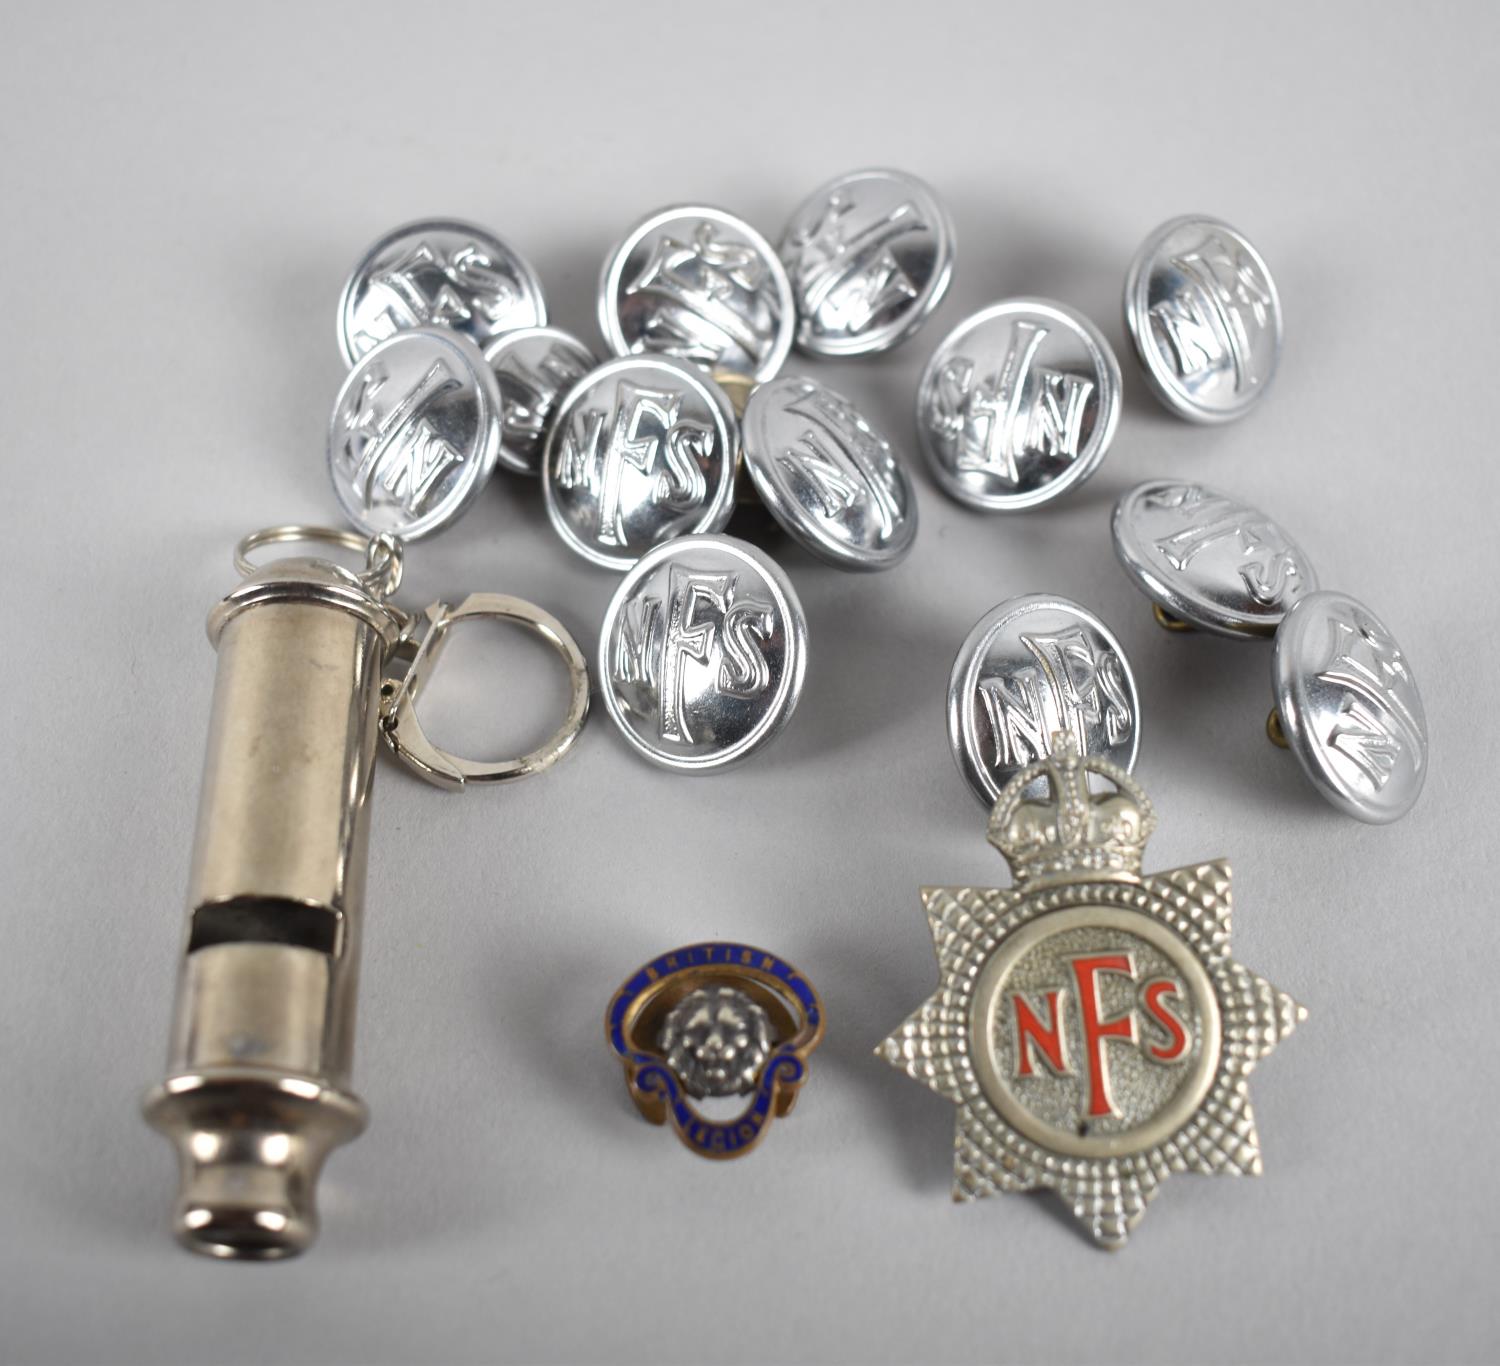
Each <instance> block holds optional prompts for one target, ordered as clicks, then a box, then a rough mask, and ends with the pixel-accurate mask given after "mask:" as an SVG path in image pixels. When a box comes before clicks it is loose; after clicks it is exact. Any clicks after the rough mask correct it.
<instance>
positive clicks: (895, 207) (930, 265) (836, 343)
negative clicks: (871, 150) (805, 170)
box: [781, 170, 954, 356]
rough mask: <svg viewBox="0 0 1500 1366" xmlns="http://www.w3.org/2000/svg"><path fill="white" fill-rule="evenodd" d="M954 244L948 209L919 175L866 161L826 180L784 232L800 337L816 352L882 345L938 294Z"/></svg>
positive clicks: (911, 326) (923, 314)
mask: <svg viewBox="0 0 1500 1366" xmlns="http://www.w3.org/2000/svg"><path fill="white" fill-rule="evenodd" d="M953 250H954V235H953V223H952V220H951V219H950V218H949V217H948V211H947V210H946V209H945V208H944V207H943V203H942V201H941V200H940V199H939V198H938V197H937V195H936V194H935V193H934V192H933V190H932V188H931V187H930V186H928V185H926V184H925V183H924V182H922V181H920V180H918V179H917V178H916V176H913V175H907V174H906V173H905V172H904V171H889V170H870V171H853V172H851V173H850V174H848V175H843V176H839V177H838V179H836V180H830V181H829V182H828V184H826V185H824V186H823V187H822V188H821V189H819V190H818V191H817V192H816V193H814V194H812V195H810V196H809V197H808V198H807V199H806V200H805V201H804V202H803V203H802V205H801V206H800V207H799V208H798V209H797V211H796V213H794V214H793V215H792V218H791V221H790V222H789V223H788V224H787V228H786V232H785V233H784V234H783V235H782V238H781V259H782V261H783V263H784V264H785V265H786V271H787V276H788V278H789V279H790V280H791V284H792V293H793V295H794V296H795V297H796V300H797V319H798V321H797V346H798V347H799V348H800V349H801V350H803V351H805V352H807V353H808V354H809V355H813V356H859V355H866V354H868V353H870V352H874V351H886V350H889V349H890V348H891V347H893V346H895V345H896V344H897V343H898V342H900V341H903V340H904V339H905V338H907V337H909V336H911V334H912V333H913V332H915V331H916V330H917V329H918V328H919V327H921V325H922V323H923V322H924V321H925V320H926V319H927V317H928V315H929V314H931V312H932V311H933V309H935V308H936V307H937V306H938V304H939V303H941V302H942V298H943V295H944V294H945V293H946V292H947V289H948V282H949V280H950V279H951V278H952V276H953Z"/></svg>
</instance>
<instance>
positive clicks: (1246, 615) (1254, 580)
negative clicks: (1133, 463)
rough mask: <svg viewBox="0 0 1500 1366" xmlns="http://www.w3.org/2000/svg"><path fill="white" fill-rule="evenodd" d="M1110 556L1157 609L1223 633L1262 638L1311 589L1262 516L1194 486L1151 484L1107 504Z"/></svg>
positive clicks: (1284, 540) (1313, 581)
mask: <svg viewBox="0 0 1500 1366" xmlns="http://www.w3.org/2000/svg"><path fill="white" fill-rule="evenodd" d="M1111 530H1112V531H1113V534H1114V541H1115V554H1116V555H1118V556H1119V559H1120V563H1121V564H1122V565H1123V566H1124V567H1125V572H1126V573H1127V574H1128V575H1129V576H1130V577H1131V578H1132V579H1133V580H1134V581H1135V584H1136V587H1138V588H1139V589H1140V590H1141V591H1142V592H1143V593H1144V594H1145V595H1146V596H1147V597H1148V598H1150V599H1151V601H1152V602H1154V603H1155V604H1156V605H1157V606H1158V607H1160V608H1161V609H1162V610H1163V611H1165V612H1168V613H1170V614H1171V615H1172V616H1174V617H1177V618H1179V619H1180V620H1181V621H1185V622H1187V623H1189V624H1191V625H1193V626H1199V627H1202V628H1203V629H1204V630H1205V631H1215V632H1217V633H1218V634H1220V635H1225V636H1241V637H1244V636H1269V635H1272V634H1274V633H1275V631H1276V628H1277V627H1278V626H1280V625H1281V621H1282V618H1283V617H1285V616H1286V614H1287V612H1288V611H1290V610H1291V608H1292V606H1293V605H1294V604H1295V603H1297V602H1298V601H1299V600H1300V599H1302V598H1303V597H1305V596H1306V595H1307V594H1309V593H1311V592H1313V591H1314V590H1315V589H1316V588H1317V586H1318V581H1317V576H1316V575H1315V574H1314V573H1313V568H1312V566H1311V565H1310V564H1309V563H1308V561H1307V556H1305V555H1304V554H1303V553H1302V551H1301V549H1300V548H1299V547H1298V546H1297V543H1296V542H1295V541H1293V540H1292V538H1291V537H1290V536H1288V535H1287V534H1286V532H1285V531H1283V530H1282V529H1281V528H1280V527H1279V526H1278V525H1277V524H1276V523H1275V522H1273V521H1272V520H1271V519H1270V518H1269V517H1267V516H1266V515H1265V513H1263V512H1258V511H1256V509H1255V508H1253V507H1250V506H1248V505H1247V504H1244V503H1241V502H1239V501H1238V500H1237V499H1234V498H1230V497H1228V496H1227V495H1225V494H1222V493H1215V492H1214V491H1213V490H1212V489H1208V488H1204V487H1203V485H1201V484H1182V483H1178V482H1176V481H1175V480H1171V479H1152V480H1149V481H1148V482H1146V483H1144V484H1141V485H1138V486H1137V487H1136V488H1133V489H1131V491H1130V492H1129V493H1127V494H1126V495H1125V496H1124V497H1123V498H1121V499H1120V501H1119V502H1118V503H1117V504H1116V505H1115V514H1114V520H1113V521H1112V523H1111Z"/></svg>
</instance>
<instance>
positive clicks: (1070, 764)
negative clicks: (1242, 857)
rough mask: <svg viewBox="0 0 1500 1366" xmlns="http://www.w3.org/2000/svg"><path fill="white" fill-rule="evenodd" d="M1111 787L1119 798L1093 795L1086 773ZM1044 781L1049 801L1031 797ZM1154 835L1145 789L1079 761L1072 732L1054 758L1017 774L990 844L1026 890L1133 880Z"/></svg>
mask: <svg viewBox="0 0 1500 1366" xmlns="http://www.w3.org/2000/svg"><path fill="white" fill-rule="evenodd" d="M1090 773H1097V774H1098V775H1099V776H1100V777H1101V778H1106V779H1108V780H1109V781H1110V782H1111V783H1113V784H1114V786H1115V788H1116V790H1115V791H1114V792H1099V793H1096V792H1093V791H1091V790H1090V787H1089V774H1090ZM1039 778H1045V779H1047V782H1048V787H1049V789H1050V790H1049V792H1048V795H1047V797H1046V799H1045V800H1036V799H1029V800H1028V799H1026V798H1025V797H1024V794H1025V792H1026V790H1027V789H1028V788H1029V787H1030V786H1031V785H1032V784H1033V783H1034V782H1035V781H1036V780H1037V779H1039ZM1155 829H1156V815H1155V813H1154V812H1153V811H1152V809H1151V802H1150V800H1149V799H1148V798H1147V796H1146V793H1145V791H1144V790H1143V789H1142V788H1141V786H1140V784H1139V783H1137V782H1136V781H1135V780H1134V779H1133V778H1132V777H1131V776H1130V775H1129V774H1128V773H1126V772H1125V770H1124V769H1122V768H1118V767H1116V766H1115V765H1114V764H1111V763H1108V762H1106V761H1105V760H1103V759H1094V758H1082V757H1080V755H1079V753H1078V741H1077V740H1076V739H1075V738H1074V736H1073V735H1072V734H1071V733H1070V732H1067V731H1058V732H1057V733H1056V734H1054V735H1053V737H1052V752H1051V753H1050V754H1049V755H1048V756H1047V757H1046V758H1045V759H1042V760H1041V761H1040V762H1038V763H1035V764H1032V765H1030V766H1029V767H1027V768H1025V769H1023V770H1022V771H1021V772H1020V773H1018V774H1017V775H1016V776H1015V778H1014V779H1013V780H1012V781H1011V782H1010V783H1009V784H1008V785H1007V787H1006V789H1005V791H1004V792H1003V793H1001V794H1000V800H999V801H997V802H996V803H995V807H994V810H993V811H992V812H991V813H990V824H989V839H990V843H991V844H993V845H994V846H995V848H997V849H998V850H999V851H1000V852H1001V853H1002V854H1004V855H1005V861H1006V862H1007V863H1009V864H1010V868H1011V872H1012V873H1013V874H1014V875H1015V878H1016V881H1017V882H1018V883H1019V884H1021V885H1023V886H1036V885H1037V884H1039V883H1046V882H1054V881H1059V880H1069V881H1077V880H1079V879H1084V880H1089V879H1094V878H1099V879H1110V880H1133V879H1136V878H1138V877H1139V876H1140V871H1141V855H1142V853H1143V852H1144V851H1145V847H1146V841H1147V840H1148V839H1150V838H1151V832H1152V831H1153V830H1155Z"/></svg>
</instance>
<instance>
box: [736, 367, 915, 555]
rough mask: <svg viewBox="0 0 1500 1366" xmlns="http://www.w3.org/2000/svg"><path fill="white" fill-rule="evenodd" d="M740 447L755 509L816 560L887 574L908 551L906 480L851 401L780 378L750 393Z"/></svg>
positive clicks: (910, 500) (911, 509) (910, 524)
mask: <svg viewBox="0 0 1500 1366" xmlns="http://www.w3.org/2000/svg"><path fill="white" fill-rule="evenodd" d="M743 437H744V447H745V452H744V454H745V465H746V467H747V468H748V469H749V471H750V477H751V478H752V480H754V483H755V490H756V492H757V493H759V494H760V497H761V501H762V502H763V503H765V505H766V506H767V507H768V508H769V509H770V510H771V513H772V514H773V515H774V516H775V518H776V520H777V521H778V522H780V523H781V525H782V526H783V527H785V528H786V530H787V531H788V532H790V533H791V535H792V536H794V537H795V538H796V539H797V540H798V541H800V542H801V543H802V545H803V546H805V547H806V548H807V549H808V550H810V551H811V552H812V553H813V554H814V555H816V556H818V557H819V558H820V559H823V560H826V561H828V563H830V564H833V565H837V566H838V567H839V568H840V569H886V568H889V567H890V566H891V565H893V564H895V563H896V562H897V561H898V560H900V559H901V558H902V557H903V556H904V555H905V554H906V552H907V551H908V550H910V549H911V546H912V542H913V540H914V539H915V538H916V534H917V500H916V494H915V492H914V491H913V489H912V485H911V479H910V478H909V476H908V475H907V473H906V469H905V467H904V466H903V465H902V463H901V461H900V460H899V459H898V458H897V456H896V453H895V452H894V451H893V450H892V449H891V443H890V442H889V441H887V440H886V439H885V437H884V436H882V435H881V434H880V433H879V432H877V431H876V430H875V429H874V428H873V427H871V426H870V424H869V422H868V421H866V419H865V418H864V416H863V415H862V414H861V413H860V412H859V410H858V409H856V408H855V407H854V405H853V404H852V403H850V402H849V400H848V399H846V398H844V397H843V396H842V395H840V394H836V393H835V392H834V391H833V390H832V389H829V388H827V387H826V386H825V385H822V384H818V383H817V382H816V381H814V380H810V379H804V378H802V377H801V376H792V375H783V376H782V377H781V378H779V379H774V380H770V381H768V382H767V383H765V384H762V385H759V386H758V387H757V388H756V389H754V390H753V391H752V392H751V394H750V397H749V400H748V401H747V402H746V404H745V417H744V428H743Z"/></svg>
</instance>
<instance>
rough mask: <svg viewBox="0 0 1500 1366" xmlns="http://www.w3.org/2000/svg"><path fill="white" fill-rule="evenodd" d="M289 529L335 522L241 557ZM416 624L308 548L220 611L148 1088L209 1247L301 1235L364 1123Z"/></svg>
mask: <svg viewBox="0 0 1500 1366" xmlns="http://www.w3.org/2000/svg"><path fill="white" fill-rule="evenodd" d="M293 531H296V532H298V533H300V534H299V535H296V536H294V535H292V534H291V533H292V532H293ZM293 539H297V540H311V539H317V540H330V539H333V540H337V539H339V534H338V533H330V532H324V531H321V530H320V529H317V528H295V529H292V528H277V529H275V530H274V531H273V532H271V533H265V534H263V535H262V536H260V537H259V538H256V537H251V538H247V541H246V542H242V543H241V546H240V548H239V551H238V552H237V555H236V559H237V562H238V561H239V560H241V559H242V558H243V556H244V554H245V553H247V552H248V551H249V550H252V549H254V548H255V547H256V545H260V544H270V543H275V542H285V541H289V540H293ZM377 553H378V552H377V550H376V548H375V547H374V546H373V545H372V546H371V547H370V549H369V555H370V560H371V562H372V565H373V563H374V562H375V560H376V558H377ZM400 630H401V621H400V617H399V615H398V614H397V613H395V612H394V611H393V610H392V609H391V608H390V607H388V606H387V604H386V603H385V602H384V599H383V596H382V594H381V593H380V592H379V591H378V590H372V589H371V588H369V587H367V586H366V585H364V584H363V583H361V582H360V576H357V575H355V574H352V573H350V572H349V571H348V570H345V569H343V568H341V567H339V566H338V565H335V564H332V563H329V562H326V561H322V560H316V559H307V558H292V559H282V560H279V561H277V562H276V563H274V564H272V565H270V566H268V567H267V568H264V569H260V570H257V571H255V572H254V573H253V574H252V575H251V576H250V577H248V578H247V579H245V580H244V582H242V583H241V584H240V585H239V586H238V587H237V588H235V589H234V591H233V592H231V593H230V594H229V596H228V597H226V598H225V599H224V600H223V601H222V602H220V603H219V604H218V606H217V607H216V608H215V609H214V611H213V613H212V614H211V615H210V617H209V638H210V640H211V641H212V642H213V643H214V645H215V647H216V648H217V649H218V652H219V662H218V672H217V675H216V678H215V683H214V704H213V713H212V717H211V719H210V722H209V736H208V744H207V760H206V762H205V765H204V775H203V787H202V794H201V797H200V800H199V806H198V828H197V836H196V840H195V845H194V854H193V869H192V875H191V878H190V880H189V893H188V906H189V926H188V934H187V938H186V943H185V946H184V953H183V958H182V964H181V969H180V973H179V977H178V986H177V1005H176V1011H175V1016H174V1024H173V1029H172V1042H171V1046H170V1050H169V1062H168V1076H167V1079H166V1081H165V1082H163V1083H162V1084H161V1085H160V1086H158V1087H157V1088H155V1089H154V1090H153V1091H152V1092H151V1093H150V1095H149V1096H147V1098H146V1101H145V1112H146V1118H147V1119H148V1120H149V1121H150V1123H151V1124H152V1125H153V1126H154V1127H155V1128H157V1129H159V1130H160V1131H161V1132H162V1133H163V1134H165V1135H166V1136H167V1137H168V1138H169V1139H170V1140H171V1141H172V1143H173V1145H174V1147H175V1148H176V1150H177V1155H178V1163H179V1168H180V1172H181V1181H180V1186H179V1192H178V1199H177V1206H176V1213H175V1216H174V1224H173V1226H174V1231H175V1232H176V1235H177V1237H178V1239H179V1240H180V1241H181V1242H183V1243H184V1244H185V1245H186V1246H187V1247H189V1248H191V1249H192V1250H193V1251H196V1252H201V1253H205V1254H207V1255H209V1256H213V1257H220V1258H249V1259H257V1260H264V1259H269V1258H279V1257H287V1256H292V1255H294V1254H295V1253H298V1252H300V1251H302V1250H303V1249H304V1248H306V1247H307V1246H308V1244H309V1243H311V1242H312V1240H313V1238H314V1236H315V1235H316V1232H317V1223H318V1218H317V1208H316V1199H315V1196H316V1189H317V1181H318V1176H319V1173H320V1171H321V1170H322V1166H323V1163H324V1160H325V1159H326V1158H327V1156H328V1154H329V1152H330V1151H331V1150H332V1149H333V1148H334V1147H336V1146H338V1145H339V1144H341V1143H346V1142H348V1141H349V1140H350V1139H352V1138H354V1137H355V1136H356V1135H357V1134H358V1133H359V1132H360V1130H361V1129H362V1128H363V1127H364V1123H365V1107H364V1105H363V1104H362V1103H361V1101H360V1100H359V1098H358V1097H357V1096H355V1095H354V1094H353V1093H352V1092H351V1091H350V1089H349V1074H350V1068H351V1064H352V1059H353V1046H354V997H355V989H356V985H357V981H358V958H359V941H360V922H361V920H362V917H363V906H364V890H365V866H366V862H367V854H368V846H369V796H370V788H371V783H372V780H373V776H374V769H375V746H376V731H377V724H376V723H377V717H378V711H379V702H380V681H381V671H382V668H383V666H384V662H385V658H386V654H387V651H388V650H389V649H390V648H391V647H392V645H393V644H394V643H395V641H396V639H397V637H398V635H399V633H400Z"/></svg>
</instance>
